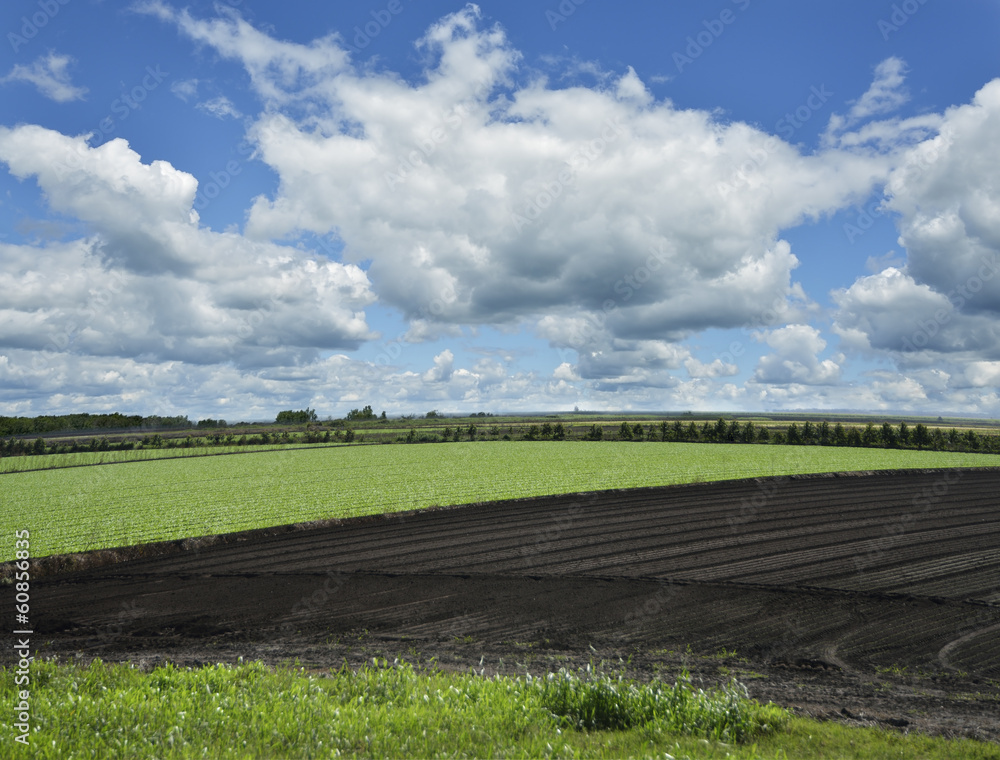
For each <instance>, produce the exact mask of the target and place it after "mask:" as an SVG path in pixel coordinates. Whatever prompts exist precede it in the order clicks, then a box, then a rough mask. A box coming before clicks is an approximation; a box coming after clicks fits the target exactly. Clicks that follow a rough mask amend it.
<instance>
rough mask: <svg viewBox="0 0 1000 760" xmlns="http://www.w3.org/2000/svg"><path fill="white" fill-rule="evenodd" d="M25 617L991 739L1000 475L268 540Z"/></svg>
mask: <svg viewBox="0 0 1000 760" xmlns="http://www.w3.org/2000/svg"><path fill="white" fill-rule="evenodd" d="M32 612H33V618H34V620H33V622H34V629H35V641H37V642H40V641H42V640H43V639H44V640H45V642H46V645H45V648H44V649H43V650H42V652H41V654H46V653H52V654H59V655H61V656H73V655H81V656H83V657H87V658H89V657H97V656H100V657H102V658H104V659H131V660H133V661H137V662H144V663H147V664H151V663H154V662H159V661H162V660H164V659H168V660H172V661H174V662H181V663H188V664H191V663H198V662H206V661H226V660H228V661H232V660H235V659H236V658H237V657H239V656H243V657H246V658H261V659H265V660H268V661H271V662H279V661H283V660H291V659H294V658H298V659H299V660H300V661H301V662H302V663H303V664H307V665H310V666H316V667H328V666H338V665H340V664H341V663H342V662H344V661H347V662H351V663H355V662H360V661H361V660H362V659H365V658H369V657H371V656H386V657H388V659H390V660H391V659H392V658H393V657H397V656H398V657H405V658H407V659H410V660H413V659H416V658H417V657H422V658H424V659H427V658H430V657H435V658H437V663H438V664H439V665H442V666H445V667H451V666H453V667H459V668H467V667H470V666H475V667H476V668H477V670H478V669H479V668H480V667H482V668H484V669H485V670H486V672H487V673H489V672H494V671H498V670H502V671H521V672H523V671H524V670H525V669H527V670H530V671H531V672H539V671H542V670H546V669H549V668H554V667H559V666H563V665H578V664H583V663H586V662H587V661H589V660H591V659H593V660H594V661H595V662H596V661H598V660H601V659H604V660H606V661H608V662H609V663H610V664H612V665H615V666H622V667H626V668H628V669H630V670H631V671H634V673H636V674H638V675H646V676H649V675H652V674H654V673H662V674H663V675H664V676H666V677H670V676H672V675H673V674H676V672H677V670H678V669H679V668H680V667H682V666H686V667H688V668H689V670H691V671H692V673H694V674H695V675H696V676H699V677H702V678H703V679H705V681H706V682H708V681H717V680H720V679H721V680H725V679H726V678H727V677H728V676H729V675H733V676H736V677H738V678H740V679H741V680H743V681H744V682H745V683H747V685H748V686H749V688H750V691H751V695H753V696H755V697H758V698H761V699H772V700H774V701H776V702H779V703H782V704H785V705H788V706H792V707H795V708H796V709H799V710H800V711H802V712H805V713H810V714H813V715H820V716H827V717H836V718H837V719H840V720H847V721H854V722H861V723H881V724H882V725H887V724H888V725H894V726H898V727H902V728H906V729H907V730H910V729H914V728H915V729H920V730H926V731H929V732H935V733H945V734H961V735H969V736H976V737H979V738H988V739H992V740H993V741H997V740H1000V472H998V471H996V470H965V471H958V470H955V471H922V472H921V471H910V472H904V473H878V474H868V475H841V476H830V475H827V476H804V477H793V478H782V479H773V480H769V479H761V480H753V481H730V482H722V483H710V484H694V485H687V486H670V487H662V488H650V489H638V490H628V491H605V492H599V493H590V494H577V495H571V496H555V497H545V498H535V499H525V500H518V501H508V502H497V503H488V504H476V505H470V506H464V507H452V508H442V509H432V510H423V511H419V512H411V513H405V514H401V515H392V516H387V517H381V518H371V517H369V518H357V519H351V520H343V521H339V522H333V523H329V524H325V525H322V526H319V527H308V528H304V527H303V528H301V529H296V530H290V529H289V530H284V531H279V530H275V531H262V532H256V533H253V534H246V535H243V536H231V537H228V538H227V539H225V540H224V541H220V542H218V543H216V544H214V545H210V546H203V547H202V548H198V549H191V548H187V549H183V550H182V549H180V548H178V549H177V550H176V551H172V552H170V553H166V554H164V555H162V556H158V557H155V558H150V559H144V560H135V561H131V562H127V563H123V564H119V565H115V566H111V567H99V568H95V569H92V570H88V571H83V572H77V573H73V574H64V575H61V576H57V577H52V578H48V579H44V580H38V581H35V582H34V583H33V585H32ZM619 658H621V663H620V662H619Z"/></svg>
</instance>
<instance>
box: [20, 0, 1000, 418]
mask: <svg viewBox="0 0 1000 760" xmlns="http://www.w3.org/2000/svg"><path fill="white" fill-rule="evenodd" d="M0 32H2V33H3V37H4V39H5V41H6V44H5V45H3V46H0V97H2V98H3V102H4V105H5V107H4V109H3V115H2V116H0V277H2V278H3V282H4V288H3V291H2V292H0V414H4V415H8V416H39V415H46V414H54V413H61V412H67V411H72V410H86V411H91V412H100V411H101V410H106V409H110V408H121V407H129V408H137V407H141V408H144V409H147V410H149V411H150V412H151V413H155V414H159V415H161V416H173V415H176V414H179V413H183V414H187V415H193V416H195V417H200V418H209V417H222V418H229V417H232V418H235V419H259V418H264V417H268V416H269V415H270V410H272V409H290V408H294V409H300V408H307V407H308V408H316V409H342V408H346V409H350V408H351V407H354V406H361V405H363V404H372V405H373V406H375V407H377V408H378V409H379V410H380V411H381V410H382V409H385V410H387V412H388V413H389V414H391V415H393V416H394V417H397V416H400V415H402V414H406V413H407V410H410V409H415V408H424V409H434V408H435V407H441V408H452V409H459V410H461V409H492V410H495V412H496V413H503V414H519V413H524V412H523V410H525V409H539V408H541V409H571V408H573V407H574V406H578V407H581V408H587V409H592V410H595V411H602V410H604V411H612V412H613V411H614V410H618V409H627V410H635V413H647V412H646V410H653V409H658V408H661V407H668V408H679V409H690V410H712V409H733V410H736V411H743V412H745V411H748V410H749V411H752V410H755V409H760V410H761V411H762V413H777V412H782V411H792V412H796V411H801V410H815V411H816V413H828V414H835V413H871V414H888V412H884V411H881V410H884V409H893V410H898V411H893V412H892V414H894V415H897V416H898V415H917V416H939V413H938V411H937V410H940V409H948V410H952V411H949V412H948V414H949V415H952V416H959V417H970V418H1000V327H998V325H1000V277H998V276H997V273H998V272H1000V215H998V214H997V208H1000V187H998V186H997V184H996V177H997V176H1000V46H997V44H996V40H997V38H998V35H1000V3H950V4H943V3H926V2H916V0H913V1H912V2H889V1H888V0H887V1H886V2H883V3H874V4H873V3H870V2H865V1H864V0H837V1H836V2H835V1H834V0H818V1H817V2H813V3H801V2H799V3H796V2H792V1H791V0H778V1H777V2H771V3H758V2H755V1H754V0H719V1H718V3H717V4H715V5H714V6H710V5H705V4H701V3H699V4H677V3H660V2H654V0H638V1H637V2H635V3H630V4H629V5H628V7H627V8H626V7H622V6H614V5H611V4H601V3H582V2H579V0H577V1H575V2H572V3H570V2H563V3H561V4H560V3H558V2H552V3H550V4H549V5H547V6H546V5H542V6H539V5H538V4H536V3H530V2H527V1H526V0H510V1H509V2H503V3H501V2H499V1H498V0H483V2H480V3H478V4H471V3H468V4H467V3H465V2H464V0H462V1H461V2H446V1H445V0H426V2H422V3H414V2H411V0H391V1H390V0H376V2H375V3H373V4H371V5H370V6H369V5H350V4H341V3H335V4H327V5H324V6H320V7H317V6H316V5H315V4H309V3H301V2H295V1H294V0H293V1H292V2H283V3H280V4H279V3H275V2H270V1H269V0H259V1H258V2H255V3H241V2H234V3H228V4H227V3H221V4H220V3H215V2H210V0H191V2H190V3H185V4H180V3H177V2H175V0H133V1H132V2H130V3H128V4H125V5H118V4H107V3H97V4H86V3H64V2H59V3H54V2H53V3H51V4H49V5H46V4H45V3H42V4H39V3H37V2H35V0H17V1H16V2H12V3H8V4H7V5H6V6H5V7H4V12H3V13H2V14H0ZM840 410H843V411H842V412H840ZM869 410H875V411H873V412H869Z"/></svg>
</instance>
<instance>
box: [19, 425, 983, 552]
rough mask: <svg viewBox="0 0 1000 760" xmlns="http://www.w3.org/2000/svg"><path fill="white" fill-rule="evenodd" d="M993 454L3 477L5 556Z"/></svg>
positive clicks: (634, 455) (450, 451) (446, 463)
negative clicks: (22, 533) (23, 538)
mask: <svg viewBox="0 0 1000 760" xmlns="http://www.w3.org/2000/svg"><path fill="white" fill-rule="evenodd" d="M995 463H996V458H995V457H993V456H990V455H985V454H959V453H949V452H929V451H922V452H921V451H900V450H892V449H846V448H824V447H809V446H801V447H799V446H754V445H725V446H723V445H716V444H685V443H658V444H641V445H640V444H631V443H573V444H566V443H552V442H509V443H490V444H481V443H454V444H441V445H437V446H345V447H336V448H320V449H290V450H282V451H271V452H262V453H246V454H238V455H231V456H218V457H195V458H189V459H166V460H156V461H149V462H135V463H128V464H120V465H104V466H100V467H75V468H69V469H60V470H45V471H38V472H23V473H11V474H6V475H0V536H2V539H0V547H2V549H0V561H6V560H10V559H12V558H13V556H14V538H13V536H14V531H16V530H25V529H27V530H29V531H30V533H31V554H32V556H35V557H40V556H46V555H50V554H62V553H68V552H75V551H83V550H88V549H98V548H112V547H118V546H128V545H132V544H139V543H146V542H151V541H161V540H172V539H178V538H185V537H193V536H204V535H212V534H217V533H227V532H234V531H241V530H248V529H252V528H262V527H270V526H274V525H282V524H287V523H296V522H304V521H309V520H317V519H324V518H331V517H348V516H355V515H366V514H378V513H383V512H395V511H401V510H407V509H417V508H422V507H427V506H431V505H449V504H464V503H469V502H476V501H491V500H497V499H508V498H524V497H530V496H540V495H545V494H555V493H573V492H578V491H592V490H603V489H611V488H634V487H640V486H656V485H667V484H673V483H688V482H693V481H710V480H725V479H732V478H746V477H757V476H768V475H791V474H796V473H815V472H831V471H846V470H889V469H901V468H931V467H982V466H992V465H995Z"/></svg>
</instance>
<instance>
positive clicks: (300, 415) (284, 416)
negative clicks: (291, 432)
mask: <svg viewBox="0 0 1000 760" xmlns="http://www.w3.org/2000/svg"><path fill="white" fill-rule="evenodd" d="M316 419H317V417H316V410H315V409H300V410H299V411H297V412H296V411H293V410H291V409H288V410H286V411H284V412H278V416H277V417H276V418H275V420H274V421H275V423H276V424H278V425H303V424H305V423H307V422H315V421H316Z"/></svg>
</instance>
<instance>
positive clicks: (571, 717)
mask: <svg viewBox="0 0 1000 760" xmlns="http://www.w3.org/2000/svg"><path fill="white" fill-rule="evenodd" d="M535 683H540V687H539V688H540V690H541V701H542V705H543V706H544V707H545V709H546V710H548V711H549V712H550V713H552V714H553V715H554V716H556V717H558V718H560V719H561V723H562V725H563V726H565V727H567V728H572V729H578V730H589V731H594V730H597V731H602V730H621V729H626V728H633V727H636V726H643V725H648V724H656V725H657V726H659V727H661V728H662V730H664V731H667V732H669V733H676V734H688V735H693V736H701V737H704V738H706V739H715V740H717V741H734V742H746V741H748V740H750V739H753V738H756V737H758V736H760V735H762V734H766V733H768V732H770V731H773V730H776V729H779V728H780V727H781V725H782V724H783V723H784V722H785V720H786V719H787V714H786V713H785V711H784V710H780V709H777V708H774V707H773V706H771V707H761V706H760V705H759V704H757V703H755V702H753V701H752V700H750V698H749V696H748V695H747V692H746V689H745V688H744V687H743V686H742V685H740V684H738V683H735V682H734V683H731V684H729V685H728V686H727V687H726V688H724V689H721V690H712V691H704V690H702V689H695V688H694V687H693V686H692V685H691V679H690V677H689V676H688V674H687V673H686V672H685V673H683V674H682V675H681V677H680V678H679V679H678V680H677V682H676V683H675V684H674V685H673V686H667V685H666V684H664V683H662V682H659V681H653V682H651V683H647V684H639V683H636V682H634V681H630V680H627V679H626V678H624V677H623V676H621V675H617V676H612V675H608V674H604V673H595V672H593V671H592V670H591V668H590V667H589V666H588V667H587V669H586V670H585V671H583V672H581V673H580V674H575V673H572V672H570V671H567V670H565V669H561V670H560V671H559V672H558V673H550V674H549V675H548V676H547V677H546V678H544V679H539V680H537V681H535Z"/></svg>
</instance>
